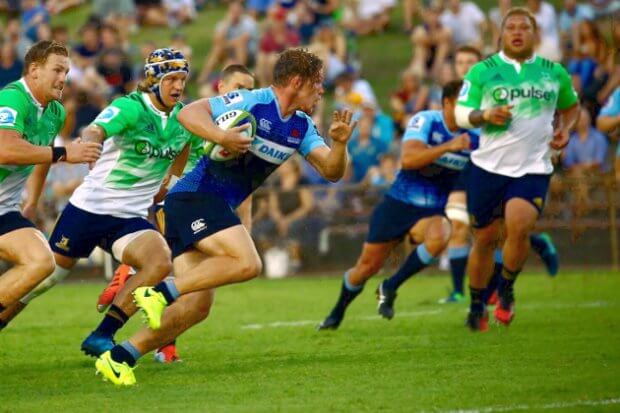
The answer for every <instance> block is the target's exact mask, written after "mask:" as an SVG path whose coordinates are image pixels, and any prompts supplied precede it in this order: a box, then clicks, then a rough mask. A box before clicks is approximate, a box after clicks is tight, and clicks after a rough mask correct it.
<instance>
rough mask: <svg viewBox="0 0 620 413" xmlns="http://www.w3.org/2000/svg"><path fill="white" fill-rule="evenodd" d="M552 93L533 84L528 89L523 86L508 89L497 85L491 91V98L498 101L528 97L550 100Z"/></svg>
mask: <svg viewBox="0 0 620 413" xmlns="http://www.w3.org/2000/svg"><path fill="white" fill-rule="evenodd" d="M553 96H554V93H553V92H549V91H546V90H542V89H536V88H535V87H534V86H531V87H530V88H528V89H523V88H513V89H508V88H505V87H498V88H496V89H495V90H494V91H493V99H495V100H496V101H498V102H501V101H505V100H509V101H511V100H515V99H519V98H528V99H539V100H547V101H549V100H551V99H553Z"/></svg>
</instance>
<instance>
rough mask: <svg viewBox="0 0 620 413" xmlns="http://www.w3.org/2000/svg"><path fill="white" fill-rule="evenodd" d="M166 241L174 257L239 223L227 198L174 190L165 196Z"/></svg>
mask: <svg viewBox="0 0 620 413" xmlns="http://www.w3.org/2000/svg"><path fill="white" fill-rule="evenodd" d="M164 211H165V215H166V234H165V235H166V241H168V245H169V246H170V249H171V250H172V258H176V257H178V256H179V255H181V254H183V253H184V252H185V251H187V250H188V249H190V248H191V247H192V246H193V245H194V244H195V243H196V242H198V241H200V240H202V239H204V238H207V237H209V236H211V235H213V234H215V233H216V232H220V231H223V230H225V229H227V228H231V227H234V226H237V225H240V224H241V221H240V220H239V217H238V216H237V214H236V213H235V211H233V209H232V208H231V206H230V204H229V203H228V201H226V200H225V199H224V198H222V197H220V196H218V195H214V194H204V193H200V192H176V193H173V194H170V195H168V196H167V197H166V203H165V205H164Z"/></svg>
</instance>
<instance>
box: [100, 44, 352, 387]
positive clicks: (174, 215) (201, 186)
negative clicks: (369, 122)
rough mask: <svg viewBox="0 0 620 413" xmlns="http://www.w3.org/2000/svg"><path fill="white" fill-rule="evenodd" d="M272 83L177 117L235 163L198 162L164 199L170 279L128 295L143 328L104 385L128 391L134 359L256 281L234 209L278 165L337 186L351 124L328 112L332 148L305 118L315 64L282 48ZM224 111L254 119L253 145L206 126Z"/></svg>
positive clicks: (113, 357) (251, 249) (314, 90)
mask: <svg viewBox="0 0 620 413" xmlns="http://www.w3.org/2000/svg"><path fill="white" fill-rule="evenodd" d="M273 78H274V83H273V85H272V86H271V87H268V88H263V89H257V90H253V91H246V90H239V91H236V92H231V93H228V94H227V95H225V96H220V97H216V98H212V99H201V100H198V101H196V102H194V103H192V104H190V105H188V106H187V107H186V108H184V109H183V111H181V113H180V114H179V120H180V122H181V123H182V124H183V125H184V126H185V127H186V128H187V129H188V130H189V131H191V132H192V133H194V134H195V135H198V136H201V137H203V138H205V139H209V140H211V141H214V142H216V143H219V144H221V145H222V146H224V147H225V148H226V149H227V150H228V151H231V152H236V153H239V156H238V157H237V158H235V159H232V160H229V161H225V162H217V161H212V160H210V158H209V157H208V156H203V158H202V159H201V160H200V163H199V165H198V167H196V168H195V169H194V170H192V172H190V173H189V174H187V175H186V176H185V177H184V178H182V179H181V180H180V181H179V182H178V183H177V184H176V185H175V186H174V188H173V189H172V190H171V192H170V193H169V194H168V196H167V197H166V203H165V207H164V208H165V212H166V238H167V239H168V242H169V243H170V245H171V247H172V254H173V257H174V259H173V264H174V274H175V279H174V280H165V281H163V282H161V283H159V284H157V285H156V286H155V287H154V288H153V287H146V288H138V289H136V291H135V292H134V297H135V299H136V301H137V303H138V305H139V306H140V307H141V309H142V310H143V311H144V312H145V314H146V317H147V321H148V325H149V328H143V329H142V330H140V331H138V332H137V333H136V334H135V335H134V336H133V337H131V338H130V339H129V340H128V341H125V342H123V343H122V344H120V345H117V346H115V347H114V348H113V349H112V350H111V351H110V352H106V353H104V354H103V355H101V357H99V359H98V360H97V362H96V369H97V371H98V372H99V373H101V374H102V375H103V376H104V378H106V379H107V380H110V381H111V382H112V383H114V384H118V385H132V384H135V376H134V374H133V366H134V365H135V363H136V361H137V360H138V359H139V357H141V356H142V355H144V354H146V353H148V352H149V351H151V350H153V349H156V348H157V347H158V346H161V345H162V344H164V343H167V342H169V341H170V340H172V339H173V338H175V337H177V336H178V335H179V334H181V333H182V332H183V331H185V330H186V329H188V328H189V327H191V326H192V325H194V324H196V323H198V322H199V321H201V320H202V319H204V318H205V317H206V316H207V315H208V311H209V307H210V302H211V300H212V296H213V294H212V291H213V289H214V288H216V287H219V286H223V285H227V284H231V283H236V282H244V281H247V280H249V279H252V278H254V277H256V276H257V275H258V274H259V273H260V271H261V267H262V264H261V261H260V258H259V255H258V252H257V251H256V248H255V246H254V243H253V241H252V239H251V237H250V235H249V234H248V232H247V230H246V229H245V228H244V226H243V225H241V222H240V220H239V218H238V217H237V215H236V214H235V213H234V209H235V208H236V207H237V206H238V205H239V204H240V203H241V202H242V201H243V200H244V199H245V198H246V197H247V196H248V195H250V194H251V193H252V192H253V191H254V190H255V189H256V188H257V187H258V186H260V185H261V184H262V182H264V180H265V179H266V178H267V177H268V176H269V175H270V174H271V173H272V172H273V171H274V170H275V169H276V168H277V167H278V166H279V165H280V164H282V163H283V162H284V161H286V159H288V158H289V157H291V156H292V155H293V154H294V153H295V152H299V153H300V154H301V155H302V156H304V157H305V158H306V160H307V161H308V162H309V163H310V164H311V165H312V166H313V167H314V168H315V169H316V170H317V171H318V172H319V173H320V174H321V175H322V176H323V177H324V178H326V179H328V180H330V181H337V180H339V179H340V178H342V176H343V174H344V172H345V169H346V165H347V153H346V145H347V142H348V140H349V138H350V136H351V132H352V131H353V129H354V127H355V122H352V121H351V118H352V113H351V112H349V111H342V112H334V114H333V121H332V124H331V126H330V128H329V131H328V135H329V137H330V138H331V140H332V142H333V143H332V146H331V148H330V147H328V146H327V145H326V144H325V142H324V140H323V138H322V137H321V136H320V135H319V133H318V131H317V130H316V127H315V126H314V124H313V122H312V120H311V118H310V117H309V115H308V114H309V113H312V111H313V110H314V107H315V106H316V104H317V103H318V101H319V100H320V98H321V96H322V94H323V92H324V90H323V86H322V83H323V63H322V62H321V60H320V59H319V58H318V57H317V56H315V55H314V54H312V53H309V52H307V51H305V50H301V49H289V50H287V51H285V52H283V53H281V54H280V56H279V58H278V60H277V62H276V64H275V67H274V76H273ZM233 109H240V110H245V111H249V112H250V113H251V114H252V115H253V116H254V117H255V119H256V124H257V126H258V130H257V133H256V137H255V138H254V139H252V138H248V137H247V136H246V135H245V134H243V133H240V131H239V129H238V128H239V127H238V128H236V129H230V130H222V129H220V128H218V127H217V126H216V125H215V123H214V122H213V119H215V118H216V117H217V116H219V115H221V114H222V113H225V112H227V111H230V110H233ZM247 126H248V125H243V126H241V127H240V128H244V127H247ZM164 309H165V310H166V311H165V312H164ZM162 314H163V317H162Z"/></svg>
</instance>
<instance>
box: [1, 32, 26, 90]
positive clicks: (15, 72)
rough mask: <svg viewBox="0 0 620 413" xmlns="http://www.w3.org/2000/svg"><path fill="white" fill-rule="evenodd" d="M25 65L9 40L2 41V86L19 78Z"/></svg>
mask: <svg viewBox="0 0 620 413" xmlns="http://www.w3.org/2000/svg"><path fill="white" fill-rule="evenodd" d="M23 68H24V65H23V64H22V62H21V61H20V60H19V59H17V52H16V50H15V47H14V46H13V44H12V43H11V42H9V41H5V42H4V43H2V48H0V88H3V87H5V86H6V85H8V84H9V83H11V82H13V81H15V80H17V79H19V78H20V77H21V75H22V69H23Z"/></svg>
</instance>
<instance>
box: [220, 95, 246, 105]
mask: <svg viewBox="0 0 620 413" xmlns="http://www.w3.org/2000/svg"><path fill="white" fill-rule="evenodd" d="M222 99H224V104H225V105H226V106H230V105H233V104H235V103H239V102H242V101H243V96H241V93H239V92H230V93H227V94H226V95H224V96H222Z"/></svg>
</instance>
